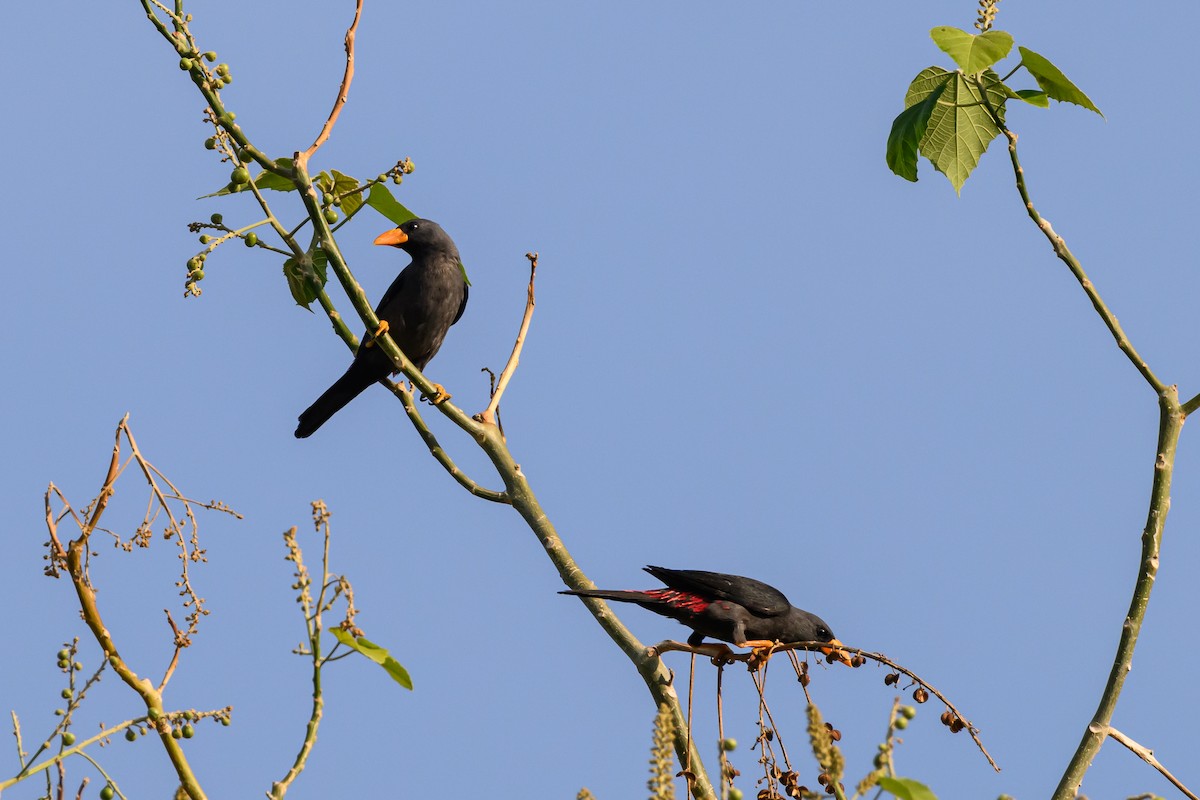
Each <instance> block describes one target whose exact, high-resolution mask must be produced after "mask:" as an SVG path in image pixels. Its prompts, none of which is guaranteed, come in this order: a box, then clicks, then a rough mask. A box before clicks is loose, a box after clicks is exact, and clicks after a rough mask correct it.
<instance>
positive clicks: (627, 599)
mask: <svg viewBox="0 0 1200 800" xmlns="http://www.w3.org/2000/svg"><path fill="white" fill-rule="evenodd" d="M559 594H573V595H575V596H577V597H597V598H599V599H601V600H616V601H617V602H618V603H646V602H650V603H653V602H655V599H654V597H652V596H650V595H648V594H646V593H645V592H632V591H625V590H621V589H565V590H563V591H561V592H559Z"/></svg>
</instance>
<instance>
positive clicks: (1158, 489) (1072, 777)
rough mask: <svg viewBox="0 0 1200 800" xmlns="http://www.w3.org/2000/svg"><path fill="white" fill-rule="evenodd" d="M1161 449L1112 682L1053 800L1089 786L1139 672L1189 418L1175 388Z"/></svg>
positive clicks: (1163, 417)
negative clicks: (1139, 650)
mask: <svg viewBox="0 0 1200 800" xmlns="http://www.w3.org/2000/svg"><path fill="white" fill-rule="evenodd" d="M1158 409H1159V414H1158V448H1157V453H1156V454H1155V457H1154V479H1153V482H1152V483H1151V487H1150V510H1149V512H1148V513H1147V515H1146V527H1145V528H1144V529H1143V531H1142V555H1141V561H1140V563H1139V567H1138V576H1137V581H1136V582H1135V583H1134V587H1133V598H1132V599H1131V600H1130V602H1129V611H1128V612H1127V613H1126V615H1125V621H1124V623H1123V624H1122V625H1121V641H1120V643H1119V644H1118V645H1117V655H1116V658H1115V659H1113V665H1112V669H1111V670H1110V671H1109V673H1108V683H1107V684H1105V686H1104V692H1103V693H1102V694H1101V695H1100V704H1099V706H1098V707H1097V708H1096V713H1095V714H1094V715H1093V716H1092V721H1091V723H1090V724H1089V725H1088V726H1087V728H1086V729H1085V730H1084V732H1083V738H1082V739H1081V740H1080V742H1079V746H1078V747H1077V748H1076V750H1075V754H1074V755H1073V756H1072V757H1071V761H1070V762H1069V763H1068V764H1067V768H1066V770H1065V771H1064V772H1063V776H1062V779H1061V780H1060V781H1059V783H1058V788H1057V789H1055V790H1054V795H1053V800H1072V799H1073V798H1074V797H1075V796H1076V795H1077V793H1078V791H1079V787H1080V785H1081V784H1082V783H1083V776H1084V775H1085V774H1086V773H1087V771H1088V767H1090V766H1091V764H1092V760H1093V759H1094V758H1095V757H1096V754H1097V753H1098V752H1100V746H1101V745H1102V744H1104V740H1105V739H1106V738H1107V737H1108V735H1109V732H1110V728H1109V725H1110V723H1111V722H1112V717H1113V711H1115V710H1116V707H1117V699H1118V698H1119V697H1120V696H1121V688H1122V687H1123V686H1124V685H1125V678H1126V677H1127V676H1128V675H1129V671H1130V670H1131V669H1132V668H1133V649H1134V647H1135V646H1136V645H1137V640H1138V635H1139V634H1140V633H1141V631H1142V621H1143V620H1144V619H1145V618H1146V607H1147V605H1148V604H1149V602H1150V591H1151V590H1152V589H1153V588H1154V578H1155V576H1156V575H1157V574H1158V556H1159V548H1160V547H1161V546H1162V534H1163V527H1164V526H1165V525H1166V522H1167V511H1168V510H1169V509H1170V507H1171V477H1172V475H1173V474H1174V471H1175V449H1176V446H1177V445H1178V444H1179V434H1180V432H1181V431H1182V430H1183V420H1184V414H1183V413H1182V408H1181V407H1180V405H1179V393H1178V392H1177V391H1176V389H1175V387H1174V386H1170V387H1168V388H1167V389H1166V391H1164V392H1163V393H1162V394H1161V395H1159V399H1158Z"/></svg>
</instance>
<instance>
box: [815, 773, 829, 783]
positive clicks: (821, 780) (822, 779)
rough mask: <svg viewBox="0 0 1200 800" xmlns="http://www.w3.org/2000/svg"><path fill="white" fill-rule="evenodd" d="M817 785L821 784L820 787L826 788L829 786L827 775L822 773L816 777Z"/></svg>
mask: <svg viewBox="0 0 1200 800" xmlns="http://www.w3.org/2000/svg"><path fill="white" fill-rule="evenodd" d="M817 783H819V784H821V785H822V786H828V785H829V773H828V772H822V773H821V774H820V775H818V776H817Z"/></svg>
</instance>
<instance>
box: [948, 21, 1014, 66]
mask: <svg viewBox="0 0 1200 800" xmlns="http://www.w3.org/2000/svg"><path fill="white" fill-rule="evenodd" d="M929 36H930V38H931V39H933V43H934V44H936V45H937V46H938V47H940V48H941V49H942V50H943V51H944V52H945V53H946V55H948V56H950V57H951V58H953V59H954V62H955V63H956V64H958V67H959V69H961V70H962V71H963V72H965V73H967V74H968V75H974V74H976V73H978V72H982V71H983V70H985V69H987V68H988V67H990V66H991V65H992V64H995V63H996V62H997V61H999V60H1000V59H1002V58H1004V57H1005V56H1006V55H1008V51H1009V50H1012V46H1013V38H1012V35H1011V34H1008V33H1005V32H1004V31H988V32H987V33H981V34H979V35H978V36H976V35H975V34H971V33H967V32H966V31H964V30H960V29H958V28H951V27H950V26H948V25H943V26H941V27H938V28H934V29H933V30H931V31H930V32H929Z"/></svg>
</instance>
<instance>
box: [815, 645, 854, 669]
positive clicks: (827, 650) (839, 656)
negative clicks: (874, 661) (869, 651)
mask: <svg viewBox="0 0 1200 800" xmlns="http://www.w3.org/2000/svg"><path fill="white" fill-rule="evenodd" d="M841 647H844V645H843V644H842V643H841V642H839V641H838V640H837V639H830V640H829V643H828V646H826V647H822V648H821V652H822V653H824V654H825V655H827V656H833V660H834V661H840V662H842V663H843V664H845V665H846V666H847V667H848V666H850V655H849V654H848V653H847V652H846V651H845V650H841V649H840V648H841Z"/></svg>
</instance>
